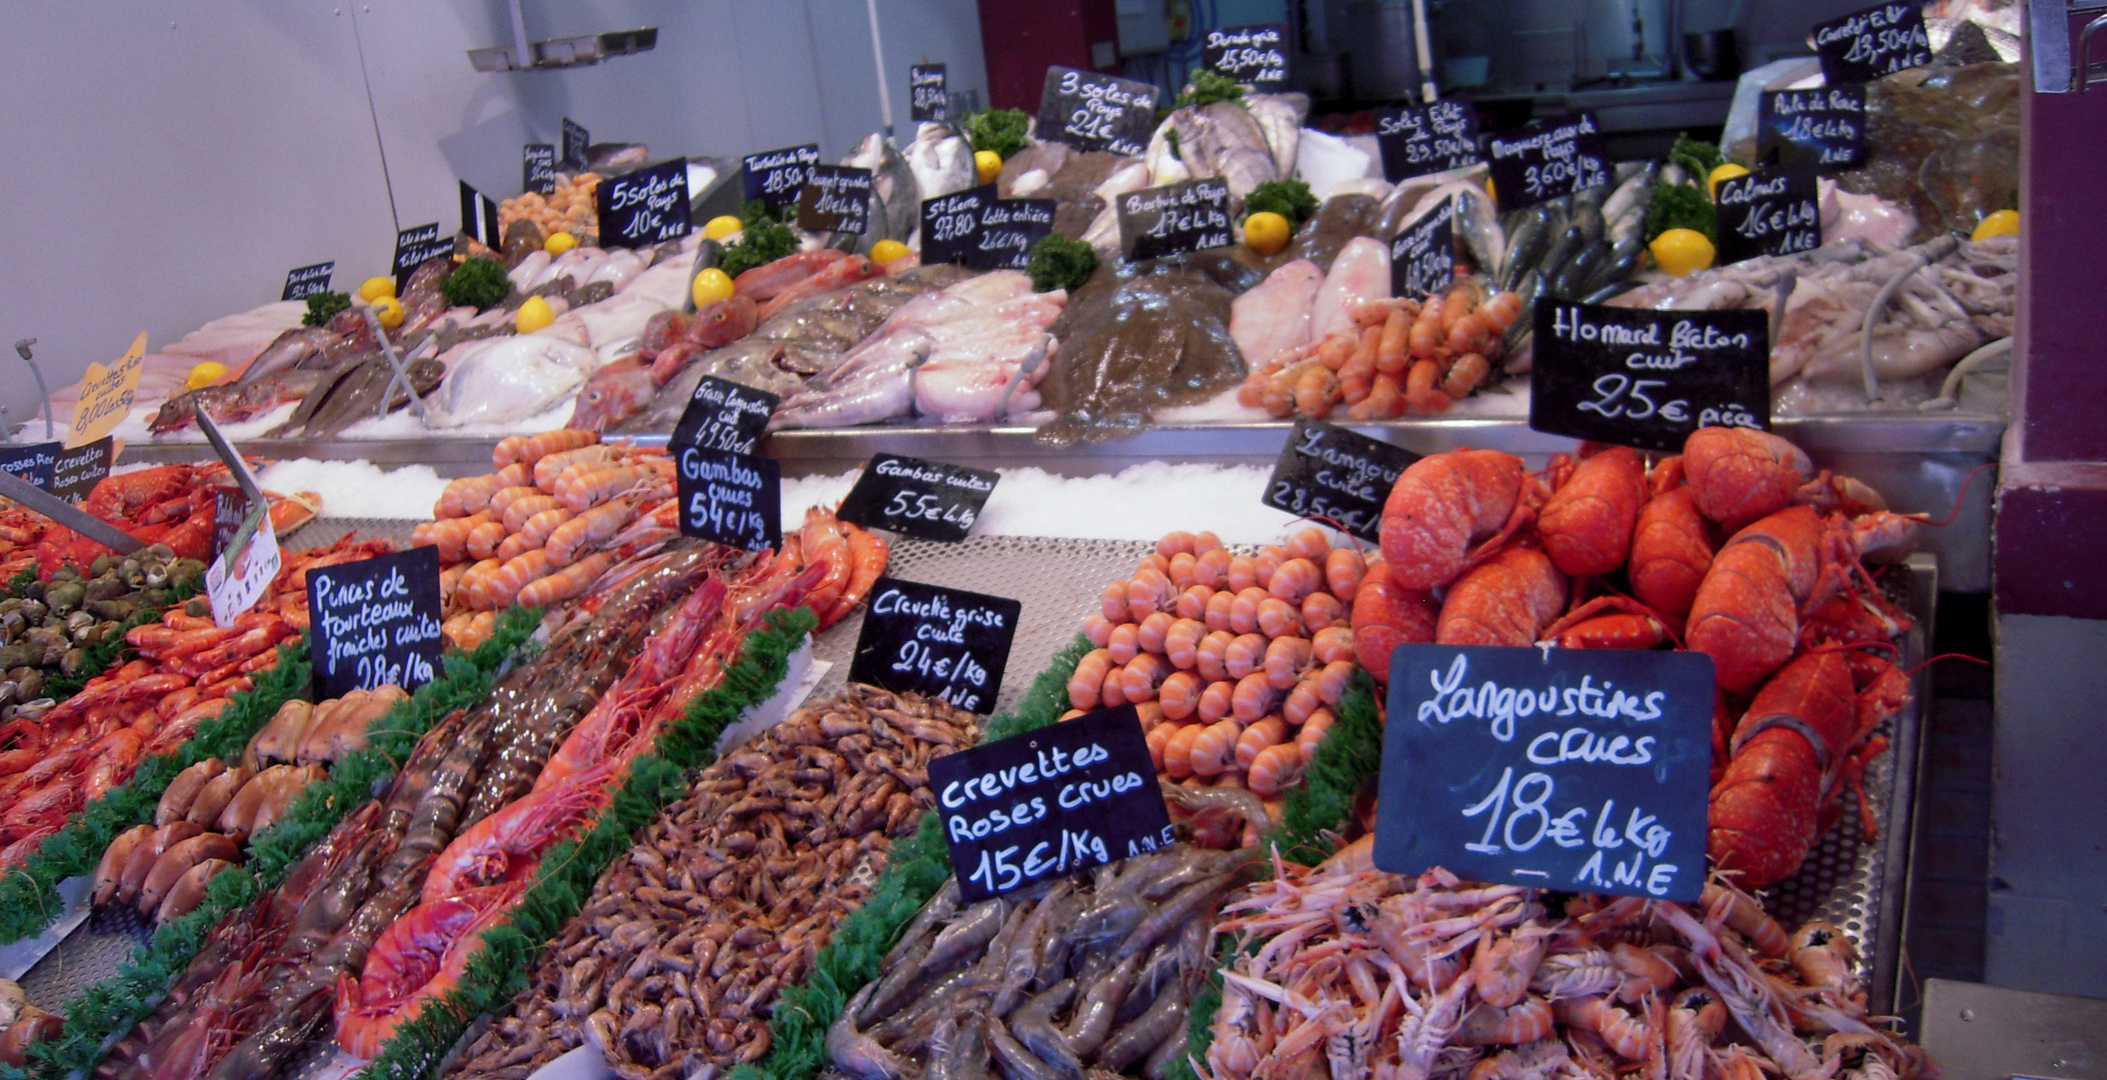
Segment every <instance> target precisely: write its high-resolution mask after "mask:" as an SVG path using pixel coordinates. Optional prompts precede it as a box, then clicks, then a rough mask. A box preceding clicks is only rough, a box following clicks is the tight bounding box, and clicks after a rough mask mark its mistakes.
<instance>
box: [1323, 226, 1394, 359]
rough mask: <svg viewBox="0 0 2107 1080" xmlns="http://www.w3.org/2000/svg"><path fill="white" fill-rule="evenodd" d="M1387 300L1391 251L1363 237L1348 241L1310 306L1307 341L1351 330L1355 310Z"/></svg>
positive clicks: (1340, 250) (1333, 262)
mask: <svg viewBox="0 0 2107 1080" xmlns="http://www.w3.org/2000/svg"><path fill="white" fill-rule="evenodd" d="M1389 297H1390V249H1389V248H1388V247H1386V246H1384V245H1383V244H1382V243H1381V242H1379V241H1376V240H1371V239H1369V238H1368V237H1365V236H1358V237H1355V238H1354V239H1352V240H1348V241H1347V242H1346V246H1345V247H1342V248H1340V249H1339V257H1338V258H1337V259H1335V260H1333V261H1332V268H1331V273H1329V274H1326V275H1325V277H1324V285H1323V287H1321V288H1319V289H1318V290H1317V299H1316V300H1315V301H1314V302H1313V303H1312V304H1311V305H1310V340H1311V341H1323V340H1324V339H1325V338H1327V337H1330V336H1331V335H1332V334H1334V333H1337V332H1339V331H1342V330H1351V329H1353V309H1354V308H1356V307H1359V306H1360V305H1361V304H1363V303H1365V302H1367V301H1369V300H1387V299H1389Z"/></svg>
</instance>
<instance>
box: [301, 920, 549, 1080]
mask: <svg viewBox="0 0 2107 1080" xmlns="http://www.w3.org/2000/svg"><path fill="white" fill-rule="evenodd" d="M526 884H527V883H526V882H524V881H520V882H512V883H510V884H504V885H486V886H483V887H481V888H476V889H469V890H467V891H465V892H462V893H461V894H459V895H456V896H443V897H440V898H439V899H436V900H426V901H425V902H423V903H421V904H418V905H417V906H416V907H413V908H411V909H410V910H408V911H405V912H403V913H402V916H401V917H400V918H398V919H396V920H395V921H394V922H392V923H390V924H388V928H387V929H386V930H383V931H381V934H380V937H378V938H376V939H374V942H373V948H372V951H370V952H368V953H367V954H366V966H365V970H364V971H363V973H362V974H361V975H360V977H359V978H357V979H353V978H352V977H351V976H350V975H349V974H344V975H340V976H338V977H337V984H336V1020H337V1045H338V1046H341V1047H343V1048H344V1051H345V1052H346V1053H348V1054H351V1055H353V1056H354V1057H360V1058H366V1059H369V1060H370V1059H371V1058H372V1057H373V1056H374V1055H375V1054H376V1053H379V1051H380V1048H381V1047H382V1046H383V1045H385V1044H386V1043H387V1041H388V1040H389V1039H390V1038H392V1037H393V1036H394V1034H395V1031H396V1029H397V1028H399V1027H401V1026H402V1025H403V1024H406V1023H408V1022H409V1021H411V1020H414V1019H416V1018H417V1016H418V1014H419V1013H422V1012H423V1011H424V1006H425V1002H426V1001H428V1000H430V999H433V998H437V997H439V996H440V995H443V994H445V993H446V992H447V991H448V990H450V989H452V988H453V985H454V984H455V983H456V982H458V981H459V980H460V978H461V973H462V972H463V971H465V970H467V967H468V961H469V959H470V958H472V957H473V956H474V955H475V953H476V951H477V950H478V949H480V948H481V947H482V933H483V931H484V930H487V929H489V928H490V927H491V926H492V925H493V924H495V923H496V922H497V921H498V920H499V919H501V918H503V917H504V916H505V915H506V914H507V913H509V912H510V911H511V910H512V907H513V905H515V904H517V903H518V902H519V898H520V896H521V895H522V894H523V893H524V892H525V891H526Z"/></svg>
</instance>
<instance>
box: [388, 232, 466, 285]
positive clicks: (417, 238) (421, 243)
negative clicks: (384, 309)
mask: <svg viewBox="0 0 2107 1080" xmlns="http://www.w3.org/2000/svg"><path fill="white" fill-rule="evenodd" d="M453 253H454V238H453V237H451V236H441V235H439V223H438V222H436V221H434V222H432V223H431V224H429V225H419V226H417V227H416V228H413V229H404V230H402V231H401V232H398V233H396V234H395V262H394V266H395V291H396V293H397V294H400V293H401V292H402V290H403V287H404V286H406V285H408V284H409V283H410V275H411V274H413V273H415V272H416V271H417V268H418V267H419V266H422V265H424V264H425V263H426V262H427V261H429V260H432V259H440V258H451V257H452V256H453Z"/></svg>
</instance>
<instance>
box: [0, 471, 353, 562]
mask: <svg viewBox="0 0 2107 1080" xmlns="http://www.w3.org/2000/svg"><path fill="white" fill-rule="evenodd" d="M233 482H234V480H233V474H232V473H231V472H229V471H228V469H227V466H226V464H225V463H223V462H214V463H212V464H209V465H159V466H155V467H153V468H150V469H139V470H136V471H133V472H128V473H121V474H118V475H114V476H107V477H104V478H103V479H102V481H101V482H100V483H98V484H96V485H95V487H94V489H93V490H91V491H89V492H88V497H87V498H86V499H84V500H82V502H81V504H80V505H81V509H83V510H86V511H87V512H88V513H90V514H93V515H95V516H96V517H99V518H101V519H103V520H104V521H107V522H109V523H110V524H112V525H115V526H117V527H118V528H120V529H122V530H124V531H125V532H126V533H129V534H130V535H132V536H133V537H135V538H137V539H138V540H139V542H140V543H142V544H166V545H168V546H169V547H170V548H171V549H173V550H174V551H175V553H176V554H177V555H178V556H180V557H182V558H186V559H197V560H199V561H201V562H202V561H206V560H209V559H211V558H212V518H213V515H214V514H215V513H216V512H217V510H218V505H219V503H218V495H217V489H218V488H219V487H221V486H224V485H229V484H232V483H233ZM264 495H265V497H266V498H268V499H269V500H270V503H271V528H272V529H273V530H275V531H276V532H277V534H278V535H279V536H284V535H285V534H286V533H289V532H291V531H292V530H294V529H297V528H299V527H300V526H302V525H304V524H306V523H307V522H309V521H311V520H313V519H314V516H315V515H316V514H318V513H321V510H322V497H321V496H320V495H317V494H315V493H314V492H311V491H302V492H297V493H295V494H293V495H290V496H286V495H279V494H277V493H275V492H270V491H266V492H264ZM18 513H20V511H11V512H10V513H9V514H8V515H6V516H4V517H0V541H8V542H20V541H22V540H26V539H27V538H28V536H29V535H30V534H31V532H32V530H31V529H30V528H29V527H28V526H27V525H26V524H24V523H21V522H18V521H15V520H13V518H14V515H15V514H18ZM36 535H37V538H36V540H35V544H36V566H37V576H39V577H42V578H45V579H47V580H48V579H49V578H50V577H51V574H52V571H54V570H57V569H58V568H59V567H61V566H86V565H88V564H89V563H91V562H93V561H94V560H95V557H96V556H97V555H100V554H102V553H104V552H106V551H108V550H109V548H107V547H104V546H103V545H102V543H101V542H99V541H96V540H91V539H89V538H88V537H86V536H82V535H81V534H80V533H77V532H74V531H73V530H72V529H69V528H66V527H65V526H63V525H56V524H53V525H48V527H45V528H43V530H42V531H41V532H40V533H37V534H36ZM0 568H4V569H7V571H8V574H9V576H12V575H13V574H15V573H19V572H20V570H21V567H20V566H18V565H16V564H15V562H13V561H10V562H9V563H7V564H5V566H4V567H0Z"/></svg>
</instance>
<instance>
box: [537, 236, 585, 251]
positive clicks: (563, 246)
mask: <svg viewBox="0 0 2107 1080" xmlns="http://www.w3.org/2000/svg"><path fill="white" fill-rule="evenodd" d="M577 246H578V238H577V237H575V236H572V235H571V234H570V233H567V232H553V233H550V234H549V238H548V239H547V240H544V241H542V243H541V247H542V250H543V251H546V252H548V253H549V254H551V255H561V254H563V253H564V252H566V251H569V250H571V249H572V248H574V247H577Z"/></svg>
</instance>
